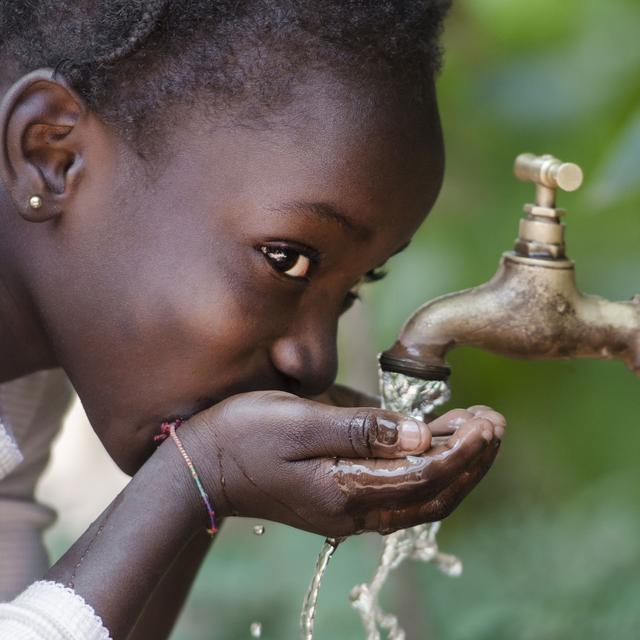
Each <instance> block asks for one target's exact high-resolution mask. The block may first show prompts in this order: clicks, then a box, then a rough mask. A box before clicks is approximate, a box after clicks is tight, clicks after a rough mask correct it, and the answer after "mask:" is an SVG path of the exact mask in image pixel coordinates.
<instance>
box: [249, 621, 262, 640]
mask: <svg viewBox="0 0 640 640" xmlns="http://www.w3.org/2000/svg"><path fill="white" fill-rule="evenodd" d="M249 633H250V634H251V637H252V638H262V623H261V622H252V623H251V626H250V627H249Z"/></svg>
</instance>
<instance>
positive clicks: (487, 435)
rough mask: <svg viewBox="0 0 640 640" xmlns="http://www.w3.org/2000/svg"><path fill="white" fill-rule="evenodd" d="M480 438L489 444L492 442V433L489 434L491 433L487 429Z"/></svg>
mask: <svg viewBox="0 0 640 640" xmlns="http://www.w3.org/2000/svg"><path fill="white" fill-rule="evenodd" d="M482 437H483V438H484V439H485V440H486V441H487V442H491V441H492V440H493V433H491V431H489V430H488V429H484V430H483V431H482Z"/></svg>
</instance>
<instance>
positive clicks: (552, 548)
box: [175, 0, 640, 640]
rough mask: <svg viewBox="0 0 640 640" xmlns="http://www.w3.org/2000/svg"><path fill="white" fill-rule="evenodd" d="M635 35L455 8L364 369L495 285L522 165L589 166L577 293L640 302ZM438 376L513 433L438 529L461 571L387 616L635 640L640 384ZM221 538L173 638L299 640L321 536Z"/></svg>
mask: <svg viewBox="0 0 640 640" xmlns="http://www.w3.org/2000/svg"><path fill="white" fill-rule="evenodd" d="M638 33H640V3H639V2H638V0H608V1H607V2H602V1H601V0H563V1H562V2H558V1H557V0H518V1H517V2H514V0H459V1H458V2H457V4H456V7H455V10H454V12H453V14H452V16H451V18H450V20H449V22H448V26H447V30H446V34H445V44H446V47H447V52H448V54H447V64H446V67H445V70H444V73H443V76H442V78H441V81H440V104H441V112H442V119H443V125H444V129H445V135H446V142H447V154H448V167H447V174H446V181H445V185H444V189H443V192H442V195H441V198H440V200H439V202H438V204H437V205H436V207H435V209H434V211H433V213H432V214H431V216H430V218H429V220H428V221H427V223H426V224H425V225H424V226H423V227H422V229H421V230H420V231H419V233H418V234H417V236H416V238H415V241H414V242H413V243H412V245H411V247H410V248H409V249H408V250H407V251H406V252H405V253H404V254H402V255H400V256H398V257H397V258H394V260H393V261H392V262H391V264H390V273H389V276H388V277H387V278H386V280H384V281H382V282H380V283H378V284H376V285H375V287H373V288H371V289H370V291H369V293H368V296H367V298H368V299H367V302H366V306H367V308H366V315H367V317H368V322H369V324H370V327H369V330H370V332H371V335H372V344H371V350H370V357H371V367H374V366H375V365H374V354H375V353H376V352H377V351H379V350H381V349H383V348H385V347H387V346H389V344H390V343H391V342H392V340H393V338H394V336H395V335H396V333H397V331H398V329H399V327H400V325H401V324H402V322H403V321H404V319H405V318H406V317H407V316H408V315H409V314H410V313H411V312H412V311H413V310H414V309H415V308H416V307H417V306H418V305H420V304H421V303H423V302H424V301H426V300H428V299H430V298H432V297H434V296H436V295H440V294H442V293H447V292H449V291H454V290H458V289H462V288H466V287H470V286H474V285H477V284H480V283H481V282H484V281H486V280H487V279H488V278H489V277H491V275H492V274H493V273H494V271H495V269H496V267H497V263H498V259H499V256H500V254H501V253H502V252H503V251H504V250H508V249H510V248H511V247H512V244H513V240H514V238H515V236H516V233H517V224H518V218H519V217H520V212H521V208H522V205H523V203H525V202H527V201H530V200H531V199H532V197H533V187H532V186H531V185H526V184H523V183H520V182H518V181H516V180H515V179H514V177H513V175H512V168H511V167H512V163H513V160H514V158H515V156H516V155H517V154H518V153H520V152H522V151H533V152H535V153H553V154H554V155H557V156H558V157H560V158H562V159H565V160H568V161H574V162H577V163H579V164H581V165H582V166H583V168H584V170H585V176H586V181H585V186H583V188H582V189H581V190H580V191H578V192H577V193H574V194H561V195H560V202H561V206H563V207H566V208H567V209H568V210H569V215H568V217H567V220H566V222H567V225H568V251H569V254H570V256H571V257H572V258H573V259H574V260H575V261H576V263H577V273H578V282H579V285H580V287H581V288H582V289H583V290H584V291H586V292H589V293H598V294H600V295H604V296H606V297H609V298H618V299H624V298H629V297H631V296H632V295H633V294H634V293H636V292H638V291H640V277H639V276H640V254H639V251H638V248H639V247H640V45H639V44H638V42H639V41H638ZM347 324H348V323H347ZM497 329H498V328H497ZM361 330H364V329H361ZM343 346H344V347H345V350H346V351H345V356H346V357H345V358H344V360H343V362H344V365H345V366H343V367H342V370H341V377H342V379H344V380H347V381H352V380H353V375H351V374H350V368H349V366H346V365H347V364H348V362H349V358H350V357H351V358H353V353H349V340H348V339H345V338H344V337H343ZM450 362H451V364H452V366H453V371H454V375H453V378H452V384H453V391H454V403H455V405H460V406H468V405H470V404H474V403H486V404H489V405H493V406H495V407H496V408H498V409H500V410H502V411H503V412H504V413H505V414H506V415H507V417H508V418H509V421H510V432H509V435H508V439H507V441H506V443H505V445H504V447H503V451H502V454H501V456H500V458H499V460H498V462H497V463H496V465H495V468H494V469H493V471H492V473H490V474H489V476H488V477H487V478H486V479H485V480H484V481H483V483H482V484H481V486H480V487H479V488H478V489H477V490H476V491H475V492H474V494H473V495H472V496H471V497H470V498H469V499H468V500H467V501H466V502H465V503H464V504H463V506H462V507H461V508H460V509H459V511H458V512H456V513H455V514H454V515H453V516H452V517H451V518H450V519H449V520H448V521H447V523H446V524H445V526H444V527H443V533H442V535H441V540H442V545H443V547H444V548H445V550H450V551H453V552H455V553H457V554H459V555H460V556H461V558H462V559H463V561H464V562H465V566H466V570H465V573H464V574H463V576H462V577H461V578H459V579H450V578H444V577H442V576H440V575H438V574H437V573H436V571H435V570H434V569H433V568H431V567H423V566H417V565H412V566H406V567H403V568H402V569H401V570H400V571H399V572H398V574H397V575H396V576H395V579H394V582H393V584H392V585H391V588H390V589H389V593H388V598H389V604H392V606H393V608H394V609H395V610H397V611H400V612H401V614H402V617H403V620H404V621H405V622H406V626H407V628H408V630H409V636H408V637H409V640H413V639H418V638H419V639H420V640H423V639H427V638H434V639H436V640H439V639H441V638H442V639H445V638H446V639H447V640H467V639H468V640H471V639H473V640H484V639H487V640H502V639H504V640H507V639H509V640H513V639H514V638H517V639H523V640H527V639H529V638H531V639H534V638H535V639H539V638H544V639H545V640H555V639H556V638H557V639H563V640H567V639H569V640H571V639H573V638H580V639H581V640H588V639H591V638H594V639H595V638H603V637H608V638H616V640H626V639H631V638H637V637H638V631H637V629H638V623H639V622H640V611H639V610H638V606H637V601H638V600H640V535H639V533H640V508H639V507H638V505H639V504H640V502H639V501H638V492H639V491H640V482H639V480H640V470H639V471H635V469H640V465H639V464H638V452H640V429H639V427H640V419H639V416H640V386H639V381H638V380H637V379H635V378H634V377H633V376H632V375H631V374H630V373H629V372H628V371H626V370H625V368H624V366H623V365H622V364H620V363H618V362H587V361H580V362H535V363H534V362H519V361H506V360H503V359H501V358H498V357H495V356H492V355H489V354H485V353H479V352H476V351H474V350H471V349H461V350H459V351H457V352H454V353H453V354H452V355H451V357H450ZM230 525H231V526H230V528H229V530H228V531H226V532H223V534H222V536H221V540H220V542H219V545H220V548H219V549H217V550H216V551H215V552H214V553H212V554H211V555H210V557H209V558H208V560H207V564H206V567H205V568H204V570H203V572H202V573H201V576H200V578H199V580H198V583H197V585H196V587H195V589H194V593H193V597H192V600H191V604H190V607H189V609H188V610H187V611H186V612H185V615H184V616H183V618H182V621H181V623H180V626H179V630H178V632H177V633H176V635H175V637H176V638H178V639H179V640H204V639H206V640H209V639H211V638H216V639H234V640H237V639H239V638H249V637H250V636H249V625H250V623H251V622H252V621H253V620H260V621H262V623H263V625H264V633H263V637H264V638H268V639H274V640H275V639H278V640H285V639H293V638H296V637H297V617H298V612H299V606H300V603H301V600H302V596H303V592H304V589H305V588H306V585H307V583H308V580H309V578H310V574H311V571H312V567H313V564H314V561H315V554H316V553H317V551H318V550H319V548H320V543H321V541H320V539H319V538H317V537H314V536H310V535H307V534H303V533H299V532H295V531H291V530H288V529H286V528H285V527H279V526H276V525H268V527H267V534H266V535H265V536H264V537H262V538H257V537H255V536H253V535H252V534H251V532H250V529H251V528H250V526H249V524H247V523H246V522H243V521H236V522H233V523H230ZM379 549H380V547H379V540H378V539H377V537H376V536H364V537H361V538H357V539H353V540H350V541H348V542H347V543H346V544H345V545H344V546H343V547H342V548H340V549H339V551H338V553H337V555H336V560H335V561H334V563H333V564H332V565H331V566H330V569H329V575H328V577H327V581H326V587H325V589H324V590H323V592H322V593H321V597H320V608H319V617H318V633H317V637H318V640H323V639H325V638H331V639H351V638H353V639H356V638H362V632H361V631H360V630H359V624H358V620H357V616H356V615H355V613H353V612H352V611H351V610H350V608H349V605H348V593H349V589H350V587H351V586H352V585H353V584H355V583H357V582H361V581H363V580H366V579H367V578H368V577H369V576H370V574H371V572H372V571H373V568H374V565H375V559H376V556H377V554H378V553H379Z"/></svg>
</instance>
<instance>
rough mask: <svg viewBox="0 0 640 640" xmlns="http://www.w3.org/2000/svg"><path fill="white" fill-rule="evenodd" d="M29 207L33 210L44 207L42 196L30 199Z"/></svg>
mask: <svg viewBox="0 0 640 640" xmlns="http://www.w3.org/2000/svg"><path fill="white" fill-rule="evenodd" d="M29 206H30V207H31V208H32V209H39V208H40V207H41V206H42V198H41V197H40V196H31V197H30V198H29Z"/></svg>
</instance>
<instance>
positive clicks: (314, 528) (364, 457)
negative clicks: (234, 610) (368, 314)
mask: <svg viewBox="0 0 640 640" xmlns="http://www.w3.org/2000/svg"><path fill="white" fill-rule="evenodd" d="M505 424H506V423H505V420H504V418H503V417H502V416H501V415H500V414H499V413H497V412H495V411H493V410H491V409H490V408H488V407H484V406H476V407H471V408H470V409H468V410H463V409H456V410H453V411H450V412H448V413H446V414H444V415H442V416H440V417H439V418H437V419H435V420H434V421H432V422H430V423H429V425H428V426H427V425H426V424H425V423H423V422H420V421H417V420H414V419H411V418H405V417H403V416H402V415H400V414H397V413H394V412H391V411H386V410H383V409H379V408H370V407H369V408H341V407H335V406H327V405H325V404H321V403H319V402H315V401H312V400H305V399H301V398H299V397H297V396H294V395H291V394H288V393H284V392H280V391H264V392H252V393H246V394H240V395H237V396H233V397H231V398H228V399H227V400H225V401H223V402H221V403H220V404H218V405H216V406H215V407H212V408H211V409H208V410H206V411H203V412H202V413H199V414H197V415H196V416H194V417H192V418H191V419H190V420H188V421H187V422H185V423H184V425H183V426H182V427H181V429H180V432H181V434H182V437H183V441H184V443H185V447H186V448H187V449H188V450H189V452H190V454H191V456H192V458H193V460H194V462H195V464H196V467H197V468H198V470H199V472H200V475H201V476H202V479H203V482H204V485H205V487H206V488H207V491H208V492H209V495H210V496H211V497H212V498H213V500H214V502H215V508H216V511H217V513H218V515H219V516H221V517H226V516H232V515H239V516H248V517H256V518H264V519H267V520H273V521H277V522H282V523H284V524H288V525H291V526H294V527H297V528H299V529H304V530H307V531H311V532H314V533H318V534H321V535H327V536H333V537H338V536H345V535H351V534H354V533H358V532H361V531H379V532H381V533H388V532H390V531H393V530H396V529H400V528H405V527H409V526H413V525H416V524H420V523H423V522H431V521H435V520H441V519H442V518H444V517H446V516H447V515H449V513H451V511H453V509H455V507H456V506H457V505H458V504H459V503H460V501H461V500H462V499H463V498H464V497H465V496H466V495H467V494H468V493H469V492H470V491H471V490H472V489H473V488H474V487H475V485H476V484H477V483H478V482H479V481H480V479H481V478H482V476H484V474H485V473H486V472H487V471H488V469H489V467H490V466H491V464H492V463H493V460H494V459H495V456H496V453H497V451H498V447H499V444H500V441H501V439H502V436H503V435H504V428H505ZM434 436H438V438H437V439H438V441H439V443H438V444H436V445H434V446H432V437H434Z"/></svg>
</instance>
